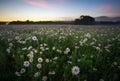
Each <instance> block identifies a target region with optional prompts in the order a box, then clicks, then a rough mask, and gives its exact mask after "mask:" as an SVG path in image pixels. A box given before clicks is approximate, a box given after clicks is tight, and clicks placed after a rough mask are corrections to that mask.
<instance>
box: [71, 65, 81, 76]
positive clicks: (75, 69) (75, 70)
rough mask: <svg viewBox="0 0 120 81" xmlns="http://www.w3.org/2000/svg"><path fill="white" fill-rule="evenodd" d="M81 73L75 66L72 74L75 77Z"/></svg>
mask: <svg viewBox="0 0 120 81" xmlns="http://www.w3.org/2000/svg"><path fill="white" fill-rule="evenodd" d="M79 72H80V68H79V67H78V66H73V68H72V74H73V75H78V74H79Z"/></svg>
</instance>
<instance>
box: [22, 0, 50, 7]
mask: <svg viewBox="0 0 120 81" xmlns="http://www.w3.org/2000/svg"><path fill="white" fill-rule="evenodd" d="M24 1H25V2H26V3H28V4H31V5H35V6H41V7H47V6H48V4H47V3H46V1H45V0H24Z"/></svg>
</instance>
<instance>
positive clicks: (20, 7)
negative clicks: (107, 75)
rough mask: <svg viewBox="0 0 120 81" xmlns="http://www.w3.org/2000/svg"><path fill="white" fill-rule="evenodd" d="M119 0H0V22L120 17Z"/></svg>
mask: <svg viewBox="0 0 120 81" xmlns="http://www.w3.org/2000/svg"><path fill="white" fill-rule="evenodd" d="M119 8H120V0H0V21H17V20H19V21H26V20H31V21H68V20H69V21H71V20H74V19H75V18H79V17H80V16H81V15H89V16H92V17H98V16H109V17H116V16H120V9H119Z"/></svg>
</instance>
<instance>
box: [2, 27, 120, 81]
mask: <svg viewBox="0 0 120 81" xmlns="http://www.w3.org/2000/svg"><path fill="white" fill-rule="evenodd" d="M119 78H120V25H86V26H84V25H1V26H0V81H24V80H28V81H119Z"/></svg>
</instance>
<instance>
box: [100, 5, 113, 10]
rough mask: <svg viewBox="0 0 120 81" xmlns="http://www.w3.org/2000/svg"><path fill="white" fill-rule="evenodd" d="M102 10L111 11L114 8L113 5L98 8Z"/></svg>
mask: <svg viewBox="0 0 120 81" xmlns="http://www.w3.org/2000/svg"><path fill="white" fill-rule="evenodd" d="M98 8H99V9H100V10H111V9H112V8H113V6H112V5H111V4H102V5H100V6H99V7H98Z"/></svg>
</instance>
